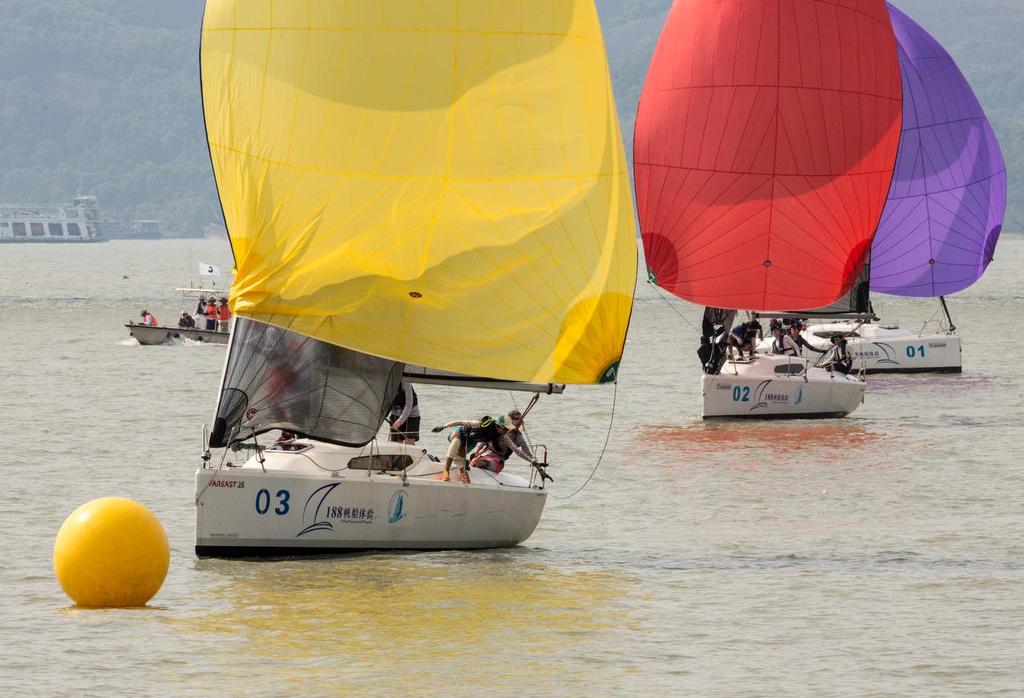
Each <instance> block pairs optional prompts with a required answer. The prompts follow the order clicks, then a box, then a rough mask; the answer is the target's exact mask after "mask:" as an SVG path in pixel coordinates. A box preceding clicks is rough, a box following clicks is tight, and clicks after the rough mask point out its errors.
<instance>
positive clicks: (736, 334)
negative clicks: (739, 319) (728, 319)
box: [729, 320, 761, 359]
mask: <svg viewBox="0 0 1024 698" xmlns="http://www.w3.org/2000/svg"><path fill="white" fill-rule="evenodd" d="M760 334H761V323H759V322H758V321H757V320H750V321H748V322H744V323H743V324H742V325H736V327H733V328H732V330H730V331H729V358H730V359H732V350H733V347H735V348H736V349H737V350H739V353H740V358H741V359H742V358H743V351H744V350H747V351H749V352H750V358H754V347H756V346H757V342H758V339H759V337H760Z"/></svg>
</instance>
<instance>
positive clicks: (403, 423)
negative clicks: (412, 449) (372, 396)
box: [387, 381, 420, 445]
mask: <svg viewBox="0 0 1024 698" xmlns="http://www.w3.org/2000/svg"><path fill="white" fill-rule="evenodd" d="M387 419H388V424H389V425H390V429H389V430H388V441H392V442H394V443H405V444H409V445H412V444H414V443H416V442H417V441H419V440H420V400H419V397H417V395H416V391H415V390H413V387H412V383H408V382H406V381H402V384H401V385H399V386H398V393H397V394H396V395H395V399H394V400H393V401H392V402H391V409H389V410H388V418H387Z"/></svg>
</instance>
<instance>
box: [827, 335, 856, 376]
mask: <svg viewBox="0 0 1024 698" xmlns="http://www.w3.org/2000/svg"><path fill="white" fill-rule="evenodd" d="M829 351H830V354H829V359H828V361H827V362H825V368H831V369H832V370H835V371H839V372H840V373H843V374H849V373H850V371H852V370H853V357H852V356H851V355H850V350H849V349H848V348H847V346H846V337H845V336H843V335H841V334H834V335H832V349H831V350H829Z"/></svg>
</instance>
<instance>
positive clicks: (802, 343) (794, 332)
mask: <svg viewBox="0 0 1024 698" xmlns="http://www.w3.org/2000/svg"><path fill="white" fill-rule="evenodd" d="M801 329H802V328H801V326H800V323H799V322H797V321H796V320H794V321H793V322H792V324H790V326H789V331H788V332H786V334H787V335H788V336H789V338H790V339H792V340H793V341H794V342H795V343H796V348H797V349H798V350H799V351H800V356H803V355H804V351H803V349H804V347H807V348H808V349H810V350H811V351H813V352H817V353H818V354H826V353H828V349H819V348H818V347H816V346H814V345H813V344H811V343H810V342H808V341H807V339H806V338H805V337H804V336H803V335H802V334H800V330H801Z"/></svg>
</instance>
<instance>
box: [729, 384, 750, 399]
mask: <svg viewBox="0 0 1024 698" xmlns="http://www.w3.org/2000/svg"><path fill="white" fill-rule="evenodd" d="M732 400H733V402H750V386H749V385H744V386H742V387H741V386H738V385H737V386H736V387H735V388H733V389H732Z"/></svg>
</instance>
